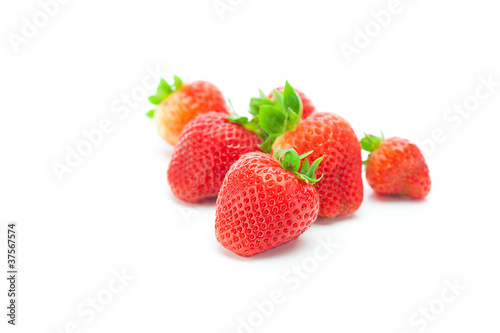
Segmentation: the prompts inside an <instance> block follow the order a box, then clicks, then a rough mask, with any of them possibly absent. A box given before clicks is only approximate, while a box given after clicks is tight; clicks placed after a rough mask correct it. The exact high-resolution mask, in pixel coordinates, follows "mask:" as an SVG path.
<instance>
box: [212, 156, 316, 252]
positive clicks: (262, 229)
mask: <svg viewBox="0 0 500 333" xmlns="http://www.w3.org/2000/svg"><path fill="white" fill-rule="evenodd" d="M305 155H307V154H304V155H303V156H299V155H298V154H297V152H296V151H294V150H282V151H279V152H277V153H276V154H275V157H276V158H277V159H278V160H279V161H278V160H277V159H276V158H275V157H272V156H270V155H268V154H264V153H260V152H254V153H248V154H245V155H243V156H241V157H240V159H239V160H238V161H237V162H236V163H234V164H233V166H232V167H231V169H230V170H229V172H228V173H227V174H226V177H225V178H224V183H223V184H222V186H221V189H220V192H219V196H218V198H217V204H216V213H215V216H216V218H215V236H216V238H217V241H218V242H219V243H221V244H222V246H224V247H225V248H227V249H229V250H231V251H233V252H234V253H236V254H238V255H241V256H247V257H250V256H253V255H256V254H258V253H261V252H264V251H267V250H270V249H272V248H275V247H277V246H280V245H283V244H285V243H287V242H289V241H291V240H294V239H296V238H297V237H299V236H300V235H301V234H302V233H303V232H304V231H306V230H307V229H308V228H309V227H310V226H311V223H312V222H313V221H314V220H315V219H316V217H317V216H318V208H319V198H318V195H317V193H316V191H315V190H314V187H313V186H312V185H311V183H315V182H316V181H317V180H316V176H315V175H314V170H315V169H316V167H317V166H318V164H319V163H320V162H321V159H319V160H317V161H315V162H314V163H313V165H311V166H309V163H308V162H307V160H304V162H303V163H302V169H300V164H301V161H300V160H301V159H303V158H304V157H305Z"/></svg>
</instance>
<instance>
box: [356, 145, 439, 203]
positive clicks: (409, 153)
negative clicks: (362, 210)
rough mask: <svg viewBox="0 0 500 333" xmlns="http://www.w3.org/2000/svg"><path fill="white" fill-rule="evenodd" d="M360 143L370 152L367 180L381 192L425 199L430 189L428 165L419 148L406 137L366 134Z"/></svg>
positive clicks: (366, 162) (377, 191) (374, 188)
mask: <svg viewBox="0 0 500 333" xmlns="http://www.w3.org/2000/svg"><path fill="white" fill-rule="evenodd" d="M361 147H363V149H364V150H366V151H368V152H370V155H369V156H368V160H367V161H365V164H366V180H367V181H368V184H370V186H371V188H372V189H373V190H374V191H375V192H376V193H379V194H400V195H407V196H409V197H410V198H413V199H423V198H425V196H426V195H427V194H429V191H430V190H431V178H430V176H429V168H428V167H427V164H426V163H425V159H424V156H423V155H422V153H421V152H420V149H418V147H417V146H416V145H414V144H413V143H410V141H408V140H406V139H401V138H389V139H385V138H384V136H383V135H382V137H377V136H374V135H366V136H365V137H364V138H363V139H361Z"/></svg>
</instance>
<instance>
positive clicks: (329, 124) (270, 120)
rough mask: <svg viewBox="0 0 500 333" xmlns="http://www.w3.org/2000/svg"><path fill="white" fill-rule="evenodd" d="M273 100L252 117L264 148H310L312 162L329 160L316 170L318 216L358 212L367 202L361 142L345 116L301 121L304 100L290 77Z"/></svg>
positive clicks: (326, 115)
mask: <svg viewBox="0 0 500 333" xmlns="http://www.w3.org/2000/svg"><path fill="white" fill-rule="evenodd" d="M274 96H275V98H276V103H275V104H266V103H260V104H259V103H255V107H256V108H257V107H258V111H257V109H256V108H255V109H254V110H251V112H252V113H253V114H256V115H255V117H254V119H252V121H251V122H250V124H253V125H254V126H255V127H256V128H259V130H260V131H261V132H262V133H263V134H262V133H261V137H262V139H263V140H264V142H263V143H262V145H261V146H260V147H261V148H262V150H263V151H264V152H269V151H270V150H271V147H272V149H288V148H293V149H295V150H297V152H298V153H299V154H303V153H305V152H307V151H309V150H314V151H315V152H314V153H313V154H311V155H310V156H308V160H309V162H311V161H312V160H314V159H315V158H318V157H320V156H325V161H324V162H323V163H322V165H321V166H320V167H319V169H318V172H319V173H321V174H323V180H322V181H321V182H320V183H318V184H316V185H315V188H316V190H317V191H318V194H319V198H320V208H319V216H323V217H335V216H337V215H346V214H350V213H353V212H355V211H356V210H357V209H358V208H359V206H360V205H361V202H362V201H363V180H362V177H361V166H362V162H361V147H360V145H359V141H358V139H357V138H356V134H355V133H354V131H353V130H352V128H351V126H350V125H349V123H348V122H347V121H345V120H344V119H342V118H341V117H339V116H337V115H335V114H331V113H324V112H314V113H313V114H312V115H311V116H309V117H308V118H307V119H304V120H302V121H300V120H301V115H302V113H303V112H302V103H301V99H300V97H299V96H298V94H297V93H296V92H295V91H294V89H293V88H292V87H291V86H290V84H289V83H288V82H286V84H285V88H284V89H283V94H280V93H278V92H277V91H276V90H275V91H274Z"/></svg>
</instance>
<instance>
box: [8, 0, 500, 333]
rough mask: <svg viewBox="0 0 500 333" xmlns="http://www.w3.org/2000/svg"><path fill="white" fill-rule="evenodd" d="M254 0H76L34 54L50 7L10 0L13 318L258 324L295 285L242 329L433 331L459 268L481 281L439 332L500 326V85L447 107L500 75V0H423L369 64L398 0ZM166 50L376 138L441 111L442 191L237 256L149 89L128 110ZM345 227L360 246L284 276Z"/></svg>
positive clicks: (436, 184)
mask: <svg viewBox="0 0 500 333" xmlns="http://www.w3.org/2000/svg"><path fill="white" fill-rule="evenodd" d="M223 2H224V3H226V0H224V1H223ZM232 3H233V4H234V5H233V10H232V11H228V12H226V13H224V15H223V20H222V19H221V17H220V16H219V15H218V13H217V11H216V10H215V9H214V7H213V2H212V0H196V1H171V0H163V1H154V0H142V1H118V0H112V1H97V0H87V1H80V0H72V1H69V2H68V3H67V4H64V5H60V6H59V10H58V12H57V13H56V14H55V15H54V17H51V18H50V19H49V21H48V23H47V25H46V26H45V27H42V28H40V29H39V31H38V33H37V34H36V35H35V36H33V37H31V38H27V40H26V43H25V44H22V45H19V47H18V50H17V51H18V52H16V50H15V48H14V47H13V46H12V44H11V42H10V41H9V37H8V36H12V34H18V35H21V29H22V27H23V25H24V24H25V23H23V22H24V21H23V17H26V18H28V20H30V21H32V16H33V15H34V14H36V13H37V12H39V11H40V10H41V9H40V5H39V3H38V2H37V1H35V0H23V1H2V2H1V4H0V22H1V24H0V29H1V35H2V39H1V40H2V42H1V43H0V50H1V53H0V55H1V61H0V91H1V99H0V159H1V160H0V161H1V163H0V222H1V223H2V224H1V228H2V229H1V231H0V237H3V238H4V237H5V228H6V227H5V225H6V223H7V222H9V221H17V222H18V232H19V256H20V257H19V267H20V278H19V285H18V287H19V298H18V302H19V309H18V311H19V313H18V315H19V317H18V320H19V322H18V324H19V325H18V326H17V327H16V328H15V329H14V330H12V331H19V332H42V333H51V332H54V333H55V332H58V333H59V332H64V331H65V327H66V325H68V323H70V324H69V326H71V325H72V324H71V322H73V321H74V322H76V323H77V324H78V325H79V326H78V330H81V331H78V330H77V332H138V331H141V332H142V331H145V332H160V331H161V332H223V333H225V332H236V331H237V327H238V325H239V319H238V318H239V317H241V318H243V319H244V320H247V319H248V316H251V317H252V316H254V317H255V318H257V319H260V317H259V315H258V314H257V315H255V311H256V307H255V305H254V302H255V301H257V302H262V301H263V300H265V299H269V297H270V294H271V292H272V291H273V290H274V289H278V290H281V291H283V292H284V294H285V295H284V297H285V298H286V299H285V301H284V303H283V304H279V305H276V306H275V308H274V311H273V313H272V314H271V315H269V316H268V317H266V318H264V319H263V322H262V323H258V324H257V325H255V326H256V327H251V330H248V329H247V330H246V331H245V330H242V331H241V332H250V331H254V332H384V333H387V332H394V333H399V332H409V333H412V332H417V331H418V328H421V327H423V326H420V325H418V326H412V324H411V323H410V321H409V320H410V318H412V316H414V313H415V311H418V310H419V308H420V307H428V306H429V305H430V304H433V305H434V306H437V308H439V304H440V303H439V302H440V301H439V298H440V297H441V293H442V292H443V291H444V290H445V289H446V282H445V281H446V280H447V279H448V280H450V281H454V280H455V279H457V281H458V282H459V283H460V284H461V285H465V286H466V288H467V289H466V290H465V291H463V292H461V293H460V295H459V296H458V297H456V298H455V300H454V301H453V302H451V303H450V304H446V305H445V309H444V311H443V313H441V314H439V315H437V316H435V318H434V319H433V321H432V322H429V323H428V326H426V327H425V330H422V331H428V332H498V330H499V329H500V323H499V321H498V313H499V311H500V302H499V297H500V286H499V281H500V272H499V267H498V265H499V254H500V242H499V241H498V238H499V232H500V227H499V222H500V219H499V218H498V214H497V210H496V208H497V207H498V199H499V198H500V196H499V195H498V192H497V191H498V188H499V185H500V184H499V180H498V174H497V168H498V162H499V159H498V152H497V150H498V149H497V148H498V147H497V146H498V139H497V138H498V136H497V134H496V133H497V131H498V124H499V121H500V117H499V107H500V96H499V95H500V87H496V88H495V89H496V90H495V91H494V92H493V93H492V94H491V95H490V96H489V97H488V98H487V99H485V100H484V101H481V102H480V104H479V106H478V107H477V109H476V110H475V111H474V112H471V113H470V115H469V117H468V118H464V119H462V120H461V121H460V123H458V121H459V120H457V123H455V122H449V121H448V122H447V121H446V120H445V119H444V118H443V117H444V116H445V112H446V110H447V109H448V108H450V107H453V105H454V104H457V103H462V102H463V101H464V99H465V98H467V97H468V96H473V95H474V93H475V89H476V87H477V86H478V85H480V81H479V77H480V76H483V77H485V78H486V77H488V76H489V75H492V78H493V80H494V81H497V82H498V81H500V71H499V68H498V67H499V60H500V44H499V39H498V32H499V31H500V20H499V19H498V13H499V9H500V8H499V7H498V4H497V3H496V2H495V1H491V0H474V1H472V0H471V1H451V0H449V1H429V0H414V1H409V0H401V4H400V6H401V10H400V12H399V13H398V14H395V15H393V16H392V19H391V22H390V23H389V24H388V26H387V27H383V28H382V29H381V31H380V32H379V34H378V35H377V36H375V37H373V38H371V42H370V43H369V45H367V46H366V47H364V48H361V49H360V50H359V53H358V54H355V55H353V56H352V58H351V60H352V61H351V62H350V63H348V61H347V59H346V57H344V55H343V53H342V51H341V48H340V45H341V43H342V42H345V43H349V44H353V40H354V38H355V36H356V30H355V29H356V27H359V28H360V29H364V27H365V25H366V24H367V23H369V22H371V21H373V17H372V16H370V12H371V11H373V10H375V11H377V12H378V11H380V10H382V9H385V8H387V7H388V3H389V1H386V0H377V1H368V0H364V1H347V0H345V1H335V2H333V1H319V0H315V1H307V2H306V1H290V0H280V1H265V0H248V1H239V2H238V1H236V0H233V1H232ZM9 33H11V34H10V35H9ZM147 67H150V68H156V67H159V68H160V69H161V70H162V71H163V72H164V73H166V74H167V75H171V74H172V73H176V74H177V75H179V76H181V77H183V78H189V79H190V80H197V79H203V80H207V81H211V82H213V83H214V84H216V85H217V86H218V87H219V88H220V89H221V90H222V91H223V93H224V95H225V97H227V98H231V99H232V101H233V103H234V104H235V106H236V107H237V109H238V110H239V111H240V112H245V111H246V106H247V103H248V100H249V98H250V97H251V96H253V95H255V94H256V93H257V89H258V88H262V89H264V90H265V91H269V90H270V89H272V88H273V87H276V86H279V85H283V83H284V81H285V80H289V81H290V83H291V84H292V85H294V86H295V87H297V88H299V89H301V90H303V91H304V92H306V93H307V94H308V95H309V97H310V98H311V99H312V100H313V102H314V104H315V105H316V107H317V108H318V110H321V111H329V112H335V113H337V114H339V115H341V116H342V117H344V118H346V119H347V120H348V121H349V122H350V123H351V125H352V126H353V128H354V130H355V131H356V133H357V135H358V137H361V136H362V134H363V132H367V133H374V134H376V133H377V132H378V130H379V129H381V130H383V131H384V133H385V135H386V136H387V137H390V136H401V137H406V138H408V139H411V140H412V141H415V142H423V140H425V139H429V138H431V136H432V133H433V132H434V131H436V130H437V129H439V128H441V129H442V130H443V132H444V133H445V138H444V139H442V140H440V141H441V142H439V143H437V144H435V148H434V150H433V151H432V152H431V153H428V154H427V161H428V164H429V168H430V170H431V178H432V190H431V193H430V195H429V196H428V197H427V199H426V200H425V201H422V202H413V201H409V200H404V199H397V198H386V199H384V198H380V197H376V196H374V195H373V192H372V190H371V189H370V188H369V187H368V186H366V188H365V200H364V203H363V205H362V206H361V208H360V209H359V210H358V211H357V212H356V213H355V214H354V215H352V216H350V217H346V218H342V219H336V220H331V221H330V220H323V219H321V220H318V221H317V222H316V223H315V224H314V225H313V226H312V227H311V228H310V229H309V230H308V231H307V232H306V233H305V234H304V235H302V236H301V237H300V238H299V239H298V240H297V241H295V242H292V243H289V244H288V245H285V246H283V247H281V248H279V249H276V250H273V251H270V252H268V253H265V254H262V255H259V256H256V257H253V258H249V259H248V258H240V257H237V256H236V255H233V254H232V253H231V252H229V251H227V250H225V249H223V248H222V247H221V246H220V245H219V244H218V243H217V241H216V240H215V237H214V211H215V209H214V205H213V203H209V204H204V205H200V206H196V205H186V204H183V203H181V202H179V201H178V200H176V199H175V198H174V197H173V195H172V194H171V192H170V189H169V187H168V184H167V182H166V169H167V165H168V163H169V159H170V156H171V155H172V152H173V148H172V147H170V146H169V145H168V144H166V143H165V142H163V141H162V140H161V139H160V138H159V137H158V135H157V134H156V131H155V128H154V124H153V123H152V122H151V121H150V120H149V119H147V118H146V117H145V116H144V113H145V112H147V111H148V110H149V108H150V106H149V105H148V103H147V102H146V99H145V98H142V99H141V100H140V101H139V103H137V105H135V106H134V107H129V108H126V109H127V110H128V111H129V114H128V116H125V117H122V118H123V119H122V118H120V117H119V114H117V113H114V112H113V110H114V109H113V107H115V108H116V107H117V106H122V107H123V105H124V104H123V102H122V101H121V98H122V96H123V95H130V93H131V92H132V91H133V90H134V89H138V88H137V87H140V86H141V84H142V81H143V79H145V78H146V77H147V75H148V72H147V71H146V68H147ZM152 92H153V91H148V94H149V93H152ZM105 118H109V119H110V120H112V121H113V124H114V128H113V131H112V132H111V133H109V134H106V135H105V136H104V139H103V142H102V143H101V144H100V145H98V146H97V147H94V148H93V151H92V153H91V154H90V155H88V156H86V157H84V158H83V161H82V162H81V164H80V165H79V166H77V167H76V168H74V169H73V172H72V173H67V174H65V175H64V176H63V180H62V181H59V180H58V178H57V176H56V174H55V173H54V170H53V168H52V163H54V162H55V161H57V162H61V163H64V160H65V158H66V154H67V151H66V149H67V148H66V147H67V146H69V147H73V148H75V147H76V145H77V144H78V143H80V142H81V141H82V140H84V139H85V137H84V136H83V134H82V131H84V130H87V131H89V130H92V129H95V128H97V127H98V126H99V123H100V122H101V120H102V119H105ZM452 125H456V126H455V127H452ZM437 131H439V130H437ZM328 237H330V238H331V239H333V240H334V241H335V242H336V243H337V244H338V248H337V249H336V250H335V251H334V252H333V253H332V254H331V255H330V256H328V259H327V260H325V261H323V262H320V263H319V265H318V267H317V268H314V269H311V273H309V276H308V278H307V279H303V280H300V281H301V285H300V287H299V288H298V289H297V290H296V291H292V290H291V287H292V286H293V284H292V283H289V282H287V281H286V280H284V279H283V275H285V276H290V275H287V274H289V273H290V272H289V270H290V269H291V268H292V267H293V266H294V265H297V266H301V265H302V263H303V262H304V261H305V262H306V263H307V262H308V263H311V260H312V259H311V258H314V257H313V254H314V252H315V250H316V249H317V248H318V246H319V241H318V240H319V239H327V238H328ZM0 241H1V242H2V244H1V249H2V250H1V251H2V254H1V255H0V258H2V263H1V267H2V271H5V257H6V255H5V239H2V238H0ZM122 269H125V271H126V272H127V274H128V275H131V276H133V277H134V278H133V280H131V281H130V282H129V283H128V285H127V286H126V287H125V288H124V289H123V290H122V291H121V292H119V293H117V294H114V296H113V299H112V300H111V301H110V302H109V304H107V305H105V306H104V307H103V310H102V311H101V312H96V316H95V318H93V319H92V320H90V322H89V323H87V322H86V321H85V319H89V317H88V316H83V317H82V316H80V315H79V314H78V313H77V309H78V308H79V307H80V306H85V303H86V302H87V298H89V297H96V295H101V297H104V296H103V295H106V291H105V289H106V288H107V286H108V283H110V282H113V281H114V280H113V270H117V271H121V270H122ZM1 276H4V275H3V273H2V274H1ZM2 281H3V282H2V283H0V287H1V288H2V289H1V291H0V304H1V308H2V309H4V310H1V312H2V313H1V316H0V318H2V319H1V323H0V328H1V329H0V331H2V332H4V331H7V329H6V328H7V327H8V325H7V324H6V323H5V322H6V316H5V312H6V309H5V306H4V305H6V304H7V297H6V291H7V285H6V283H5V282H6V281H5V279H4V278H2ZM103 290H104V291H103ZM450 295H451V294H450ZM82 304H83V305H82ZM255 318H254V319H255ZM9 326H10V325H9ZM8 329H9V332H10V329H11V327H8ZM67 332H72V330H71V329H70V330H67Z"/></svg>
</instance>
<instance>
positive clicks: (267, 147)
mask: <svg viewBox="0 0 500 333" xmlns="http://www.w3.org/2000/svg"><path fill="white" fill-rule="evenodd" d="M266 135H267V134H266ZM277 137H278V135H268V136H267V137H266V138H265V139H264V142H262V143H261V144H260V145H259V147H260V149H262V151H263V152H264V153H270V152H271V149H272V147H273V143H274V140H276V138H277Z"/></svg>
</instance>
